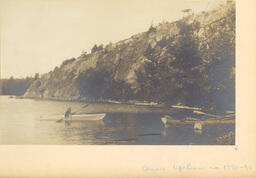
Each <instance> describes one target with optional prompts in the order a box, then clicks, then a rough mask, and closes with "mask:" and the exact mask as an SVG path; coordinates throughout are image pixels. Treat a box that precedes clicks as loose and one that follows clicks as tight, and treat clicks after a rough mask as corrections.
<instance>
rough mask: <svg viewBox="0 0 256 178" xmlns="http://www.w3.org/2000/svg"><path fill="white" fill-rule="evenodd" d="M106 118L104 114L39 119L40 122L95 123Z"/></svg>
mask: <svg viewBox="0 0 256 178" xmlns="http://www.w3.org/2000/svg"><path fill="white" fill-rule="evenodd" d="M105 116H106V114H105V113H101V114H74V115H72V117H71V118H65V117H64V116H63V115H56V116H49V117H47V118H45V119H41V120H40V121H59V120H61V119H62V120H64V121H65V120H66V121H94V120H95V121H96V120H102V119H103V118H104V117H105Z"/></svg>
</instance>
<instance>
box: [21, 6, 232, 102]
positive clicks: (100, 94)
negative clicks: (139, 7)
mask: <svg viewBox="0 0 256 178" xmlns="http://www.w3.org/2000/svg"><path fill="white" fill-rule="evenodd" d="M234 64H235V4H234V3H227V4H225V5H222V6H221V7H219V8H217V9H215V10H213V11H210V12H203V13H201V14H198V15H195V14H191V15H189V16H187V17H184V18H183V19H181V20H179V21H175V22H172V23H169V22H164V23H161V24H159V25H157V26H156V27H153V26H152V27H150V29H149V30H148V31H147V32H142V33H139V34H136V35H134V36H132V37H130V38H129V39H126V40H122V41H119V42H117V43H114V44H108V45H106V46H105V47H102V46H100V47H97V46H94V47H93V50H92V53H90V54H86V53H84V54H82V55H81V56H80V57H78V58H76V59H75V58H73V59H70V60H66V61H64V62H63V64H62V65H61V66H60V67H56V68H55V69H54V71H51V72H49V73H46V74H44V75H42V76H41V77H40V78H39V79H37V80H36V81H34V82H33V83H32V85H31V86H30V88H29V89H28V90H27V92H26V93H25V95H24V96H25V97H33V98H46V99H62V100H97V101H98V100H106V99H115V100H128V99H129V100H130V99H135V100H143V101H145V100H146V101H155V102H162V103H179V102H180V103H184V104H191V105H205V106H206V105H209V106H211V107H216V104H218V103H225V104H229V105H230V104H232V103H233V104H234V75H235V72H234V71H235V70H234V69H235V68H234ZM196 86H197V87H196ZM194 90H198V91H194ZM198 92H199V93H198ZM177 93H179V94H177ZM230 93H231V94H230ZM217 94H219V95H220V96H221V98H223V97H224V98H226V99H224V100H225V101H220V99H218V98H217V99H216V95H217ZM188 98H190V99H188ZM202 100H204V102H202ZM215 100H218V101H215ZM226 100H227V101H226ZM192 101H193V102H192ZM213 103H214V104H213Z"/></svg>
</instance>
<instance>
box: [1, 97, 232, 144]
mask: <svg viewBox="0 0 256 178" xmlns="http://www.w3.org/2000/svg"><path fill="white" fill-rule="evenodd" d="M82 106H83V105H82V104H81V103H76V102H58V101H44V100H32V99H16V98H9V96H0V144H15V145H18V144H40V145H71V144H74V145H80V144H84V145H188V144H194V145H212V144H217V142H216V138H217V137H219V136H222V135H224V134H226V133H229V132H230V131H232V132H234V130H235V126H234V125H215V126H204V127H203V130H202V133H196V132H194V129H193V126H192V125H185V126H173V127H168V128H165V127H164V124H163V123H162V122H161V117H162V114H159V113H158V114H149V113H145V114H143V113H140V114H128V113H107V115H106V117H105V118H104V119H103V120H100V121H83V122H74V123H71V124H70V125H65V124H64V123H63V122H62V123H56V122H55V121H42V118H47V117H48V116H49V117H51V116H54V115H60V114H63V113H64V112H65V110H66V109H67V108H68V107H72V109H73V110H74V111H75V110H78V109H79V108H81V107H82ZM233 142H234V141H233ZM232 144H233V143H232Z"/></svg>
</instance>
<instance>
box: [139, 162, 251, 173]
mask: <svg viewBox="0 0 256 178" xmlns="http://www.w3.org/2000/svg"><path fill="white" fill-rule="evenodd" d="M169 169H172V170H175V171H178V172H182V171H198V170H199V171H203V170H213V171H239V170H245V171H249V170H252V167H251V166H250V165H248V164H240V165H237V164H230V163H227V164H223V165H218V166H217V165H210V166H195V165H193V164H191V163H186V164H172V166H170V167H164V166H159V167H154V166H146V165H144V166H142V170H143V171H146V172H164V171H167V170H169Z"/></svg>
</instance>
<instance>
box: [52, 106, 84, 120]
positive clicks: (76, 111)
mask: <svg viewBox="0 0 256 178" xmlns="http://www.w3.org/2000/svg"><path fill="white" fill-rule="evenodd" d="M88 106H89V104H86V105H84V106H83V107H81V108H80V109H78V110H76V111H75V112H72V113H70V114H71V115H73V114H75V113H77V112H78V111H80V110H81V109H83V108H86V107H88ZM64 118H65V117H64ZM64 118H61V119H59V120H57V121H56V122H58V123H60V122H62V121H63V119H64Z"/></svg>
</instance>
